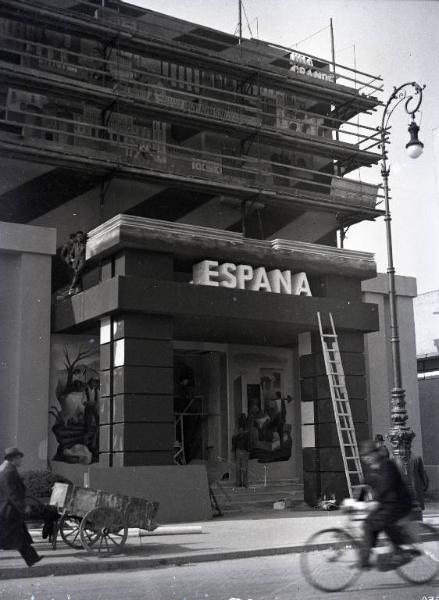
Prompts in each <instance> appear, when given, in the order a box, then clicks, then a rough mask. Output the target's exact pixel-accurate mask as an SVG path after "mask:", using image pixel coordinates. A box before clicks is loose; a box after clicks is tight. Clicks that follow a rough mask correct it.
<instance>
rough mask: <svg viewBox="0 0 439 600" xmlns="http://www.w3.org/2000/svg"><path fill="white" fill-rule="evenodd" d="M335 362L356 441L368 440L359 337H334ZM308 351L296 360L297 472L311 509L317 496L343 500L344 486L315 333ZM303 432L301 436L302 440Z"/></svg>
mask: <svg viewBox="0 0 439 600" xmlns="http://www.w3.org/2000/svg"><path fill="white" fill-rule="evenodd" d="M338 335H339V338H338V341H339V346H340V354H341V360H342V363H343V369H344V372H345V376H346V386H347V390H348V395H349V401H350V405H351V410H352V417H353V421H354V426H355V431H356V436H357V442H359V441H360V440H363V439H366V438H367V437H369V425H368V410H367V400H366V378H365V357H364V339H363V338H364V336H363V334H361V333H352V332H345V333H340V332H339V333H338ZM310 338H311V343H310V349H311V352H310V353H308V354H304V355H302V356H301V357H300V375H301V399H302V437H303V439H304V441H305V442H306V440H308V445H306V444H303V445H304V448H303V470H304V495H305V501H306V502H307V503H308V504H310V506H315V505H316V503H317V501H318V499H319V497H322V496H323V495H324V494H326V496H327V497H331V495H332V494H335V497H336V499H337V501H340V500H342V499H343V498H345V497H346V496H348V487H347V483H346V476H345V472H344V467H343V460H342V455H341V450H340V444H339V440H338V434H337V426H336V422H335V416H334V410H333V407H332V400H331V394H330V390H329V382H328V377H327V375H326V370H325V363H324V359H323V352H322V347H321V340H320V336H319V334H318V333H313V334H311V335H310ZM304 433H305V435H304Z"/></svg>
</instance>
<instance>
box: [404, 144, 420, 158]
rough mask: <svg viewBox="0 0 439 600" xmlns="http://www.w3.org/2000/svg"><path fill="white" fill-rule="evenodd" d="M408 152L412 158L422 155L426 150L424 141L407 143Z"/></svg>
mask: <svg viewBox="0 0 439 600" xmlns="http://www.w3.org/2000/svg"><path fill="white" fill-rule="evenodd" d="M406 149H407V154H408V155H409V157H410V158H418V156H421V154H422V152H423V151H424V144H423V143H422V142H417V143H415V144H411V143H410V142H409V143H408V144H407V145H406Z"/></svg>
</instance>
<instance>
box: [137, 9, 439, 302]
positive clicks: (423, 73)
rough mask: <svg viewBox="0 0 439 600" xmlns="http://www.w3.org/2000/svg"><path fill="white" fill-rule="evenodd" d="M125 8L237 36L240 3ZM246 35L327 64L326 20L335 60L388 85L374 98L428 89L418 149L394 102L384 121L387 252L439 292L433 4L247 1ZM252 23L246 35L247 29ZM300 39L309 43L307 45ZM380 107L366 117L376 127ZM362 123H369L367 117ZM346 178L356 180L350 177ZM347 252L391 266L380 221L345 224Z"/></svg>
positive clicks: (366, 171)
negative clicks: (414, 155)
mask: <svg viewBox="0 0 439 600" xmlns="http://www.w3.org/2000/svg"><path fill="white" fill-rule="evenodd" d="M129 2H130V4H135V5H137V6H142V7H144V8H148V9H151V10H156V11H159V12H162V13H166V14H169V15H172V16H175V17H178V18H181V19H186V20H188V21H192V22H194V23H199V24H201V25H206V26H208V27H214V28H215V29H219V30H222V31H225V32H227V33H232V34H233V33H235V32H236V30H237V24H238V0H129ZM243 5H244V13H245V14H244V29H243V35H244V37H259V38H260V39H262V40H265V41H270V42H275V43H278V44H280V45H283V46H287V47H292V48H293V49H297V50H298V51H301V52H304V53H310V54H313V55H315V56H318V57H321V58H323V59H330V57H331V45H330V31H329V22H330V19H331V18H332V21H333V29H334V40H335V55H336V62H337V63H339V64H342V65H345V66H348V67H354V66H356V68H357V69H358V70H360V71H364V72H366V73H370V74H373V75H380V76H381V77H382V78H383V80H384V92H383V93H382V94H380V96H379V97H380V99H381V100H382V101H383V102H386V101H387V99H388V98H389V97H390V95H391V93H392V91H393V88H394V87H398V86H400V85H402V84H403V83H406V82H410V81H417V82H418V83H420V84H425V85H426V88H425V90H424V96H423V102H422V105H421V110H420V112H419V113H418V115H417V122H418V125H419V124H420V126H421V130H420V133H419V139H420V140H421V141H422V142H423V143H424V153H423V154H422V156H421V157H420V158H418V159H416V160H413V159H411V158H409V157H408V156H407V154H406V150H405V145H406V143H407V142H408V140H409V135H408V133H407V127H408V124H409V121H410V119H409V116H408V115H407V114H406V112H405V110H404V106H403V105H400V106H398V107H397V108H396V110H395V112H394V113H393V115H392V117H391V121H390V125H391V145H390V146H389V148H388V150H389V163H390V169H391V171H390V178H389V183H390V188H391V197H392V199H391V212H392V237H393V255H394V264H395V268H396V273H397V274H398V275H408V276H412V277H416V278H417V286H418V294H422V293H425V292H428V291H431V290H438V289H439V260H438V258H439V257H438V253H437V249H438V239H439V109H438V107H439V74H438V64H439V53H438V49H437V46H438V44H439V1H433V0H429V1H427V0H244V2H243ZM247 22H248V23H249V25H250V29H251V33H250V29H249V27H248V26H247ZM303 40H305V41H303ZM381 111H382V109H380V108H378V111H377V112H376V113H375V114H374V115H373V116H372V117H371V118H370V120H368V121H367V124H368V125H372V126H378V125H379V124H380V122H381V116H382V112H381ZM364 122H365V123H366V121H364ZM349 177H354V176H353V175H349ZM358 177H360V178H361V180H362V181H369V182H372V183H380V182H381V174H380V168H379V166H378V165H377V166H373V167H372V168H363V169H361V172H360V173H359V174H358V172H357V178H358ZM345 247H347V248H352V249H354V250H364V251H369V252H373V253H375V257H376V261H377V264H378V270H379V271H380V272H385V271H386V269H387V251H386V233H385V228H384V221H383V218H380V219H378V220H377V221H375V222H366V223H361V224H359V225H355V226H353V227H351V228H350V229H349V231H348V234H347V238H346V241H345Z"/></svg>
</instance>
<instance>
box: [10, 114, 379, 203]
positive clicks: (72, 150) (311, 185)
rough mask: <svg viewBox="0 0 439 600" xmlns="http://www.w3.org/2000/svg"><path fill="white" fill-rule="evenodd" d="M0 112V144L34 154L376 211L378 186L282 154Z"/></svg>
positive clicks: (54, 117)
mask: <svg viewBox="0 0 439 600" xmlns="http://www.w3.org/2000/svg"><path fill="white" fill-rule="evenodd" d="M0 114H1V115H2V118H1V119H0V140H3V141H7V142H15V143H20V144H21V145H23V144H24V145H25V146H26V148H31V147H32V148H34V149H36V150H34V151H36V152H38V149H41V150H43V149H46V150H51V151H52V152H56V153H58V154H59V155H60V156H64V157H67V159H68V157H69V156H71V155H76V156H79V157H84V156H85V157H86V158H87V159H88V160H90V159H95V160H96V161H99V162H100V164H102V162H105V163H106V164H108V165H109V166H110V167H111V168H115V169H120V170H123V169H124V168H126V167H135V168H136V169H137V170H144V171H145V174H146V173H154V172H155V173H160V174H165V175H168V176H169V177H170V178H172V177H174V176H180V177H184V178H187V179H190V180H194V181H196V180H198V181H209V182H211V183H215V184H216V187H221V186H227V187H229V188H239V189H242V188H251V189H253V190H254V191H255V193H257V192H260V193H262V194H266V193H267V192H269V193H270V192H274V193H278V194H281V195H282V196H294V197H295V198H296V199H310V200H311V201H314V202H319V203H320V204H325V205H331V204H332V205H339V206H345V207H347V208H349V209H351V210H352V209H358V210H359V211H361V210H364V211H366V212H370V211H373V210H374V209H375V207H376V203H377V199H378V186H375V185H368V184H361V183H359V182H357V181H354V180H349V179H343V178H341V177H336V176H333V175H331V174H327V173H322V172H320V171H316V170H312V169H308V168H304V167H298V166H295V165H291V164H287V163H286V162H282V160H281V156H279V160H276V161H273V160H265V159H260V158H256V157H252V156H231V155H227V154H224V153H213V152H204V151H199V150H194V149H190V148H185V147H182V146H176V145H171V144H167V143H165V142H164V141H158V140H150V139H145V137H144V136H141V135H138V134H134V133H128V132H123V133H122V132H121V131H118V130H117V129H114V128H112V127H104V126H100V125H97V124H95V123H90V122H87V121H85V120H81V121H80V120H72V119H66V118H62V117H56V116H48V115H46V114H44V113H42V112H37V111H21V110H19V109H18V107H17V108H16V109H14V110H13V111H12V110H11V109H10V108H9V109H8V108H7V107H6V106H3V107H0Z"/></svg>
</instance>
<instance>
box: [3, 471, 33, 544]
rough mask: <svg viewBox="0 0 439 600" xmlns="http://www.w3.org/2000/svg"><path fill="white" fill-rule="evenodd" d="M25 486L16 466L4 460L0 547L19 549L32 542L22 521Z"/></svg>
mask: <svg viewBox="0 0 439 600" xmlns="http://www.w3.org/2000/svg"><path fill="white" fill-rule="evenodd" d="M25 495H26V486H25V485H24V483H23V480H22V479H21V477H20V475H19V473H18V470H17V467H16V466H15V465H13V464H11V463H10V462H9V461H7V460H5V461H4V462H3V463H2V464H1V465H0V548H1V549H3V550H11V549H19V548H20V547H21V546H22V545H23V544H25V545H26V544H30V543H32V538H31V537H30V535H29V532H28V530H27V527H26V524H25V522H24V507H25Z"/></svg>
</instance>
